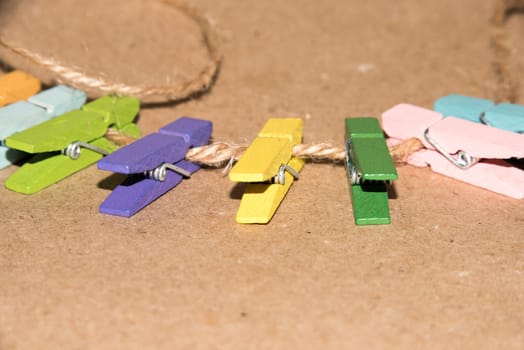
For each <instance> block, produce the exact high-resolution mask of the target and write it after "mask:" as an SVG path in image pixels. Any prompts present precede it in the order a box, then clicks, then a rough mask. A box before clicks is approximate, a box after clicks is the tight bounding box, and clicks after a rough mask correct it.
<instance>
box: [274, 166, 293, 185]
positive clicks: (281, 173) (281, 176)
mask: <svg viewBox="0 0 524 350" xmlns="http://www.w3.org/2000/svg"><path fill="white" fill-rule="evenodd" d="M286 171H287V172H289V173H290V174H291V175H293V177H294V178H295V179H298V178H299V177H300V174H299V173H298V171H296V170H295V169H293V168H292V167H290V166H289V165H287V164H282V165H280V168H279V169H278V172H277V174H276V175H275V177H274V178H273V183H274V184H279V185H285V184H286Z"/></svg>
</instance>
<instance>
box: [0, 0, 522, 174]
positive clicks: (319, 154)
mask: <svg viewBox="0 0 524 350" xmlns="http://www.w3.org/2000/svg"><path fill="white" fill-rule="evenodd" d="M162 1H163V2H164V3H166V4H168V5H171V6H174V7H176V8H177V9H179V10H180V11H182V12H183V13H185V14H186V15H187V16H189V17H190V18H192V19H193V20H195V21H196V22H197V23H198V25H199V26H200V28H201V30H202V36H203V40H204V43H205V45H206V47H207V49H208V53H209V57H210V63H209V64H208V65H207V66H206V67H204V68H203V69H202V70H201V71H200V73H199V74H198V76H197V77H195V78H194V79H193V80H190V81H187V82H184V83H182V84H178V85H173V86H150V87H140V86H129V85H126V84H122V83H114V82H107V81H105V80H103V79H101V78H100V77H89V76H87V75H85V74H83V73H82V72H81V71H79V70H75V69H73V68H70V67H66V66H63V65H61V64H60V63H58V62H57V61H55V60H54V59H49V58H44V57H42V56H40V55H38V54H37V53H33V52H31V51H30V50H27V49H24V48H21V47H18V46H16V45H14V44H12V43H10V42H8V41H7V40H6V39H5V38H0V45H2V46H4V47H6V48H8V49H10V50H11V51H13V52H15V53H17V54H18V55H20V56H22V57H24V58H26V59H29V60H31V61H33V62H34V63H36V64H37V65H39V66H42V67H44V68H47V69H48V70H49V71H51V72H53V73H55V74H56V76H57V80H59V81H62V82H64V83H67V84H69V85H71V86H74V87H78V88H86V87H87V88H90V89H93V88H95V89H99V90H100V91H102V92H105V93H113V94H118V95H130V96H136V97H139V98H144V97H149V96H161V97H163V98H164V99H166V100H170V101H174V100H181V99H185V98H187V97H190V96H192V95H194V94H196V93H199V92H203V91H206V90H208V89H209V88H210V87H211V85H212V83H213V81H214V79H215V77H216V74H217V72H218V70H219V67H220V63H221V60H222V53H221V50H220V46H219V40H218V35H217V34H216V33H215V31H214V30H213V28H212V25H211V24H210V22H209V20H208V19H207V18H206V16H204V15H203V14H202V13H201V12H200V11H199V10H197V9H196V8H194V7H191V6H189V5H188V4H186V3H184V2H181V1H179V0H162ZM522 12H524V0H497V2H496V6H495V7H494V12H493V15H492V18H491V26H492V35H491V46H492V49H493V53H494V54H493V70H494V73H495V77H496V79H497V89H496V91H495V96H494V100H495V101H496V102H514V101H515V100H516V98H517V82H516V81H515V80H514V79H513V77H512V74H511V69H510V67H509V63H508V59H509V56H510V53H511V48H510V46H509V44H508V40H507V35H506V32H505V24H506V21H507V19H508V17H509V16H511V15H512V14H515V13H522ZM106 137H108V138H109V139H111V140H112V141H113V142H115V143H117V144H119V145H125V144H128V143H130V142H132V141H133V139H131V138H129V137H127V136H125V135H122V134H120V133H118V132H117V131H115V130H109V131H108V133H107V134H106ZM246 148H247V146H246V145H240V144H232V143H226V142H215V143H212V144H210V145H207V146H202V147H196V148H192V149H190V150H189V152H188V153H187V155H186V159H187V160H189V161H191V162H196V163H200V164H202V165H206V166H211V167H220V166H223V165H225V164H228V166H230V165H231V164H232V163H233V162H234V161H236V160H238V159H239V158H240V157H241V156H242V154H243V153H244V151H245V150H246ZM423 148H424V145H423V144H422V142H421V141H420V140H418V139H416V138H412V139H408V140H405V141H403V142H401V143H400V144H397V145H395V146H392V147H390V153H391V156H392V158H393V160H394V161H395V162H396V163H405V162H406V160H407V158H408V157H409V155H411V154H413V153H414V152H416V151H418V150H420V149H423ZM293 155H294V156H295V157H299V158H303V159H311V160H313V161H321V160H324V161H325V160H328V161H333V162H341V161H343V160H344V159H345V156H346V155H345V148H342V147H337V146H333V145H331V144H328V143H312V144H302V145H297V146H295V147H294V148H293Z"/></svg>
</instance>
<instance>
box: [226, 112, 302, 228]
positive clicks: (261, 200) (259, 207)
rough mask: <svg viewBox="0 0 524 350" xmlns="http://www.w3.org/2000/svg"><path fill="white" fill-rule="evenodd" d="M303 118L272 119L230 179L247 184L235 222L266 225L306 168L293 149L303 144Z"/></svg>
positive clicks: (237, 165)
mask: <svg viewBox="0 0 524 350" xmlns="http://www.w3.org/2000/svg"><path fill="white" fill-rule="evenodd" d="M303 128H304V127H303V122H302V120H301V119H291V118H290V119H276V118H274V119H269V120H268V122H267V123H266V125H265V126H264V128H263V129H262V131H261V132H260V133H259V134H258V136H257V138H256V139H255V140H254V141H253V143H252V144H251V145H250V146H249V147H248V149H247V150H246V152H245V153H244V155H243V156H242V158H240V160H239V161H238V163H237V164H236V165H235V166H234V167H233V168H232V169H231V171H230V173H229V178H230V179H231V180H232V181H236V182H247V183H248V184H247V185H246V188H245V191H244V194H243V196H242V201H241V203H240V207H239V209H238V212H237V216H236V221H237V222H238V223H241V224H267V223H268V222H269V221H270V220H271V218H272V217H273V215H274V214H275V212H276V210H277V208H278V206H279V205H280V203H281V202H282V200H283V199H284V197H285V196H286V194H287V192H288V191H289V188H290V187H291V185H292V184H293V181H294V179H295V178H298V173H299V171H300V170H301V169H302V167H303V165H304V161H303V160H301V159H298V158H294V157H293V156H292V150H293V146H295V145H297V144H300V143H301V142H302V133H303Z"/></svg>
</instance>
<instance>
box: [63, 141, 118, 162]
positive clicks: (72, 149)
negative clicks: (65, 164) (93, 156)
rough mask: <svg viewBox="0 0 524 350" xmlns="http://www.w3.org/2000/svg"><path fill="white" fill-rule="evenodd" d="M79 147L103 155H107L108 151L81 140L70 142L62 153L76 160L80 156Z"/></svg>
mask: <svg viewBox="0 0 524 350" xmlns="http://www.w3.org/2000/svg"><path fill="white" fill-rule="evenodd" d="M81 148H87V149H89V150H91V151H93V152H96V153H100V154H103V155H104V156H107V155H108V154H109V152H107V151H106V150H105V149H103V148H100V147H97V146H93V145H91V144H89V143H86V142H82V141H75V142H72V143H71V144H70V145H68V146H67V147H66V148H65V149H64V150H63V151H62V154H64V155H66V156H68V157H69V158H71V159H73V160H76V159H78V157H80V149H81Z"/></svg>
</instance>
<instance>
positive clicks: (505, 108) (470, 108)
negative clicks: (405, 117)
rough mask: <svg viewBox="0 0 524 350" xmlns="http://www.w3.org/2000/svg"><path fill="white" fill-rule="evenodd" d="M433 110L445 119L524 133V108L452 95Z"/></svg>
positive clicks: (443, 99) (442, 99) (438, 101)
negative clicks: (459, 119)
mask: <svg viewBox="0 0 524 350" xmlns="http://www.w3.org/2000/svg"><path fill="white" fill-rule="evenodd" d="M433 109H434V110H435V111H437V112H440V113H442V114H443V115H444V116H445V117H449V116H453V117H457V118H461V119H466V120H469V121H473V122H476V123H483V124H487V125H490V126H493V127H495V128H497V129H502V130H508V131H513V132H517V133H524V106H522V105H517V104H512V103H501V104H498V105H495V103H493V101H490V100H486V99H483V98H476V97H469V96H462V95H456V94H451V95H448V96H444V97H441V98H439V99H438V100H436V101H435V104H434V106H433Z"/></svg>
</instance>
